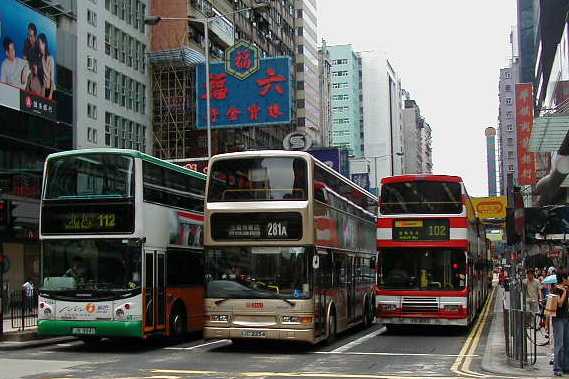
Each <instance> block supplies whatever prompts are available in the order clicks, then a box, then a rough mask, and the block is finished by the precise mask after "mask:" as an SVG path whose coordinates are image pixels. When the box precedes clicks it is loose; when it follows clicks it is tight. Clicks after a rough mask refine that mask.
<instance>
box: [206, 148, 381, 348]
mask: <svg viewBox="0 0 569 379" xmlns="http://www.w3.org/2000/svg"><path fill="white" fill-rule="evenodd" d="M208 173H209V176H208V186H207V189H206V208H205V215H206V223H205V248H206V253H205V254H206V267H205V277H206V315H207V317H206V324H205V328H204V335H205V337H206V338H229V339H247V338H249V339H250V338H263V339H273V340H294V341H303V342H308V343H317V342H319V341H322V340H325V339H328V340H332V339H333V338H334V337H335V335H336V333H337V332H340V331H343V330H345V329H347V328H349V327H351V326H353V325H356V324H359V323H365V324H367V325H369V324H371V322H372V320H373V318H374V310H375V298H374V284H375V277H376V275H375V272H374V268H375V259H376V247H375V221H376V214H377V213H376V211H377V198H376V197H374V196H373V195H372V194H370V193H368V192H367V191H365V190H364V189H362V188H360V187H358V186H357V185H356V184H354V183H352V182H351V181H349V180H348V179H346V178H344V177H343V176H341V175H340V174H339V173H337V172H336V171H334V170H333V169H331V168H329V167H328V166H326V165H324V164H323V163H322V162H320V161H318V160H316V159H315V158H313V157H312V156H311V155H310V154H307V153H303V152H290V151H255V152H242V153H230V154H223V155H218V156H215V157H213V158H212V159H211V161H210V163H209V169H208Z"/></svg>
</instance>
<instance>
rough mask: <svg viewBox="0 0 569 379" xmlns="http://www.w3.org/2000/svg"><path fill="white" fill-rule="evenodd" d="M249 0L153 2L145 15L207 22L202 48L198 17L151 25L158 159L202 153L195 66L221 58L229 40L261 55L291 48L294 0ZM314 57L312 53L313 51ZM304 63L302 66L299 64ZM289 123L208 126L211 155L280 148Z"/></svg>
mask: <svg viewBox="0 0 569 379" xmlns="http://www.w3.org/2000/svg"><path fill="white" fill-rule="evenodd" d="M256 5H257V2H256V1H253V0H235V1H230V0H212V1H208V0H177V1H155V2H153V3H152V9H151V12H150V13H151V14H152V15H155V16H161V17H185V16H188V17H191V18H194V19H197V20H199V19H204V18H205V17H212V16H218V17H217V18H216V20H215V21H212V22H209V46H208V47H207V49H206V46H205V40H204V39H205V35H204V25H203V23H202V22H200V21H192V20H188V21H185V20H184V21H172V22H166V21H164V22H160V23H158V24H157V25H155V26H153V30H152V49H151V50H152V51H151V54H150V61H151V69H152V92H153V98H154V119H153V125H154V129H153V131H154V147H155V154H156V155H157V156H159V157H161V158H164V159H187V158H203V157H206V156H207V136H206V135H207V132H206V130H198V129H196V98H195V93H196V78H195V67H196V65H197V64H199V63H203V62H204V61H205V53H206V50H207V51H208V53H209V59H210V62H215V61H221V60H223V59H224V54H225V50H226V49H227V48H228V47H230V46H232V45H233V44H234V42H235V41H237V40H243V41H248V42H250V43H252V44H254V45H256V46H257V47H258V48H259V50H260V52H261V56H262V57H273V56H289V57H291V59H294V57H295V56H296V50H295V36H296V33H295V19H296V13H295V2H294V0H285V1H280V2H271V3H269V6H268V7H265V8H262V9H261V8H259V9H251V7H252V6H256ZM314 55H316V53H314ZM303 67H304V65H303ZM293 129H294V125H293V124H287V125H277V126H270V127H258V128H257V127H242V128H231V129H222V130H221V129H213V130H212V141H211V142H212V153H213V154H217V153H221V152H231V151H240V150H246V149H264V148H282V142H283V138H284V137H285V136H286V134H288V133H290V132H291V131H292V130H293Z"/></svg>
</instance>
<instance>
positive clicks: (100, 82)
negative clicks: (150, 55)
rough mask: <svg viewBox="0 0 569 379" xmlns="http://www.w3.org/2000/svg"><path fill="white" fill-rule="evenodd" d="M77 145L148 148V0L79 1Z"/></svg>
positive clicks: (149, 118)
mask: <svg viewBox="0 0 569 379" xmlns="http://www.w3.org/2000/svg"><path fill="white" fill-rule="evenodd" d="M75 3H76V4H77V20H78V22H77V30H78V40H77V43H78V49H77V76H76V77H77V94H78V96H77V99H78V101H77V123H78V125H81V128H77V133H76V135H75V142H76V146H77V147H79V148H82V147H104V146H107V147H118V148H126V149H135V150H140V151H144V152H147V153H151V152H152V143H150V141H151V140H152V130H151V122H150V120H151V113H152V107H151V104H150V95H151V92H150V75H149V70H148V67H147V58H146V55H147V51H148V46H149V43H150V41H149V30H148V27H147V26H146V25H145V24H144V15H145V14H147V7H148V0H134V1H132V0H131V1H127V0H113V1H110V0H107V1H98V2H97V1H77V2H75Z"/></svg>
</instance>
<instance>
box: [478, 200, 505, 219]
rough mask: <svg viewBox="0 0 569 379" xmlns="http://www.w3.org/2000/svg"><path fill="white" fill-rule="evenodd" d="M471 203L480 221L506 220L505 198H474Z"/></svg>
mask: <svg viewBox="0 0 569 379" xmlns="http://www.w3.org/2000/svg"><path fill="white" fill-rule="evenodd" d="M471 201H472V205H473V206H474V210H475V211H476V215H477V216H478V218H479V219H481V220H489V219H505V218H506V206H507V204H506V196H493V197H474V198H471Z"/></svg>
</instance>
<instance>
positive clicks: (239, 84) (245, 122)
mask: <svg viewBox="0 0 569 379" xmlns="http://www.w3.org/2000/svg"><path fill="white" fill-rule="evenodd" d="M238 58H239V60H238V62H237V65H238V66H239V67H243V66H244V65H248V64H249V63H250V64H253V61H249V60H248V59H245V57H242V56H240V55H239V54H237V56H236V57H235V59H236V60H237V59H238ZM196 71H197V73H196V81H197V88H196V92H197V103H198V104H197V114H196V127H197V128H198V129H205V128H207V113H206V82H205V64H200V65H198V67H197V70H196ZM209 78H210V80H209V83H210V106H211V107H210V115H211V116H210V117H211V127H212V129H217V128H237V127H247V126H267V125H278V124H287V123H290V121H291V117H292V88H291V80H292V76H291V60H290V57H276V58H262V59H260V66H259V69H258V70H257V71H255V72H254V73H252V74H251V75H249V76H247V77H245V78H243V79H239V78H238V77H236V76H234V75H231V74H230V73H228V72H227V71H226V64H225V63H224V62H220V63H212V64H210V65H209Z"/></svg>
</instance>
